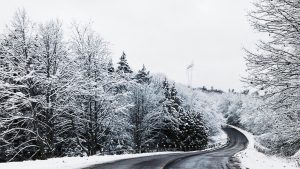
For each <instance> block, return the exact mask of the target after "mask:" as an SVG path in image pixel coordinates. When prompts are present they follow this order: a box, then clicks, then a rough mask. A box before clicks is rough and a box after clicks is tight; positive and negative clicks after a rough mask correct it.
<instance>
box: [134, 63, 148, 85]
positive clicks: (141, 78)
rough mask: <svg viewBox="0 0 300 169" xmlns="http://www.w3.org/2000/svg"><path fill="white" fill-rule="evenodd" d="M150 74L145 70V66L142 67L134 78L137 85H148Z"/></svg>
mask: <svg viewBox="0 0 300 169" xmlns="http://www.w3.org/2000/svg"><path fill="white" fill-rule="evenodd" d="M149 74H150V72H149V71H147V70H146V67H145V65H143V68H142V69H141V70H139V71H138V73H137V74H136V76H135V79H136V80H137V82H138V83H150V79H151V77H150V75H149Z"/></svg>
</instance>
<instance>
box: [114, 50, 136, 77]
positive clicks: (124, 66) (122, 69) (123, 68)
mask: <svg viewBox="0 0 300 169" xmlns="http://www.w3.org/2000/svg"><path fill="white" fill-rule="evenodd" d="M118 64H119V66H118V69H117V72H118V73H121V74H123V73H132V70H131V68H130V66H129V64H128V62H127V59H126V54H125V53H124V52H123V54H122V56H121V58H120V61H119V62H118Z"/></svg>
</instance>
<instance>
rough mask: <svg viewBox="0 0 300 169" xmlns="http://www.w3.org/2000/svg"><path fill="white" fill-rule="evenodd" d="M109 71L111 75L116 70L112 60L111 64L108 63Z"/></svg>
mask: <svg viewBox="0 0 300 169" xmlns="http://www.w3.org/2000/svg"><path fill="white" fill-rule="evenodd" d="M107 70H108V72H109V73H112V72H115V68H114V65H113V63H112V60H111V59H110V60H109V62H108V65H107Z"/></svg>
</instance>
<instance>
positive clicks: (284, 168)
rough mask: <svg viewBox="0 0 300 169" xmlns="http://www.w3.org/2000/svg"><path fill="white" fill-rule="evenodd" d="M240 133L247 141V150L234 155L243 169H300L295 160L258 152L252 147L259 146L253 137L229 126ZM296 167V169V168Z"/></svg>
mask: <svg viewBox="0 0 300 169" xmlns="http://www.w3.org/2000/svg"><path fill="white" fill-rule="evenodd" d="M230 127H232V128H235V129H237V130H239V131H240V132H242V133H243V134H244V135H245V136H246V137H247V139H248V140H249V144H248V146H247V148H246V149H245V150H243V151H241V152H239V153H237V154H236V155H235V157H237V158H238V159H239V160H240V161H241V163H242V167H243V168H249V169H261V168H263V169H299V168H298V167H300V166H299V165H298V164H297V162H296V161H295V160H288V159H284V158H281V157H277V156H268V155H265V154H263V153H260V152H258V151H257V150H256V149H255V148H254V146H259V145H258V144H256V143H255V140H254V136H253V135H252V134H251V133H249V132H247V131H245V130H242V129H240V128H238V127H235V126H231V125H230ZM297 166H298V167H297Z"/></svg>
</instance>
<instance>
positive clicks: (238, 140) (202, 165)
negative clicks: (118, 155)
mask: <svg viewBox="0 0 300 169" xmlns="http://www.w3.org/2000/svg"><path fill="white" fill-rule="evenodd" d="M224 130H225V132H226V133H227V135H228V137H229V138H230V143H229V144H228V145H227V146H226V147H223V148H221V149H217V150H214V151H210V152H191V153H178V154H165V155H155V156H148V157H141V158H133V159H125V160H120V161H116V162H112V163H105V164H99V165H94V166H91V167H89V168H87V169H197V168H199V169H224V168H228V167H227V163H228V161H229V159H230V157H232V156H233V155H234V154H235V153H237V152H239V151H241V150H243V149H244V148H245V147H246V145H247V143H248V140H247V138H246V137H245V136H244V135H243V134H242V133H240V132H239V131H237V130H236V129H233V128H225V129H224Z"/></svg>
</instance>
